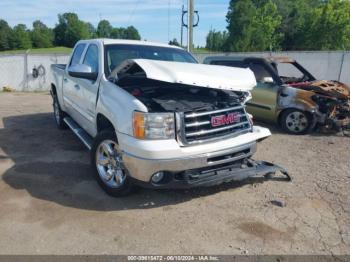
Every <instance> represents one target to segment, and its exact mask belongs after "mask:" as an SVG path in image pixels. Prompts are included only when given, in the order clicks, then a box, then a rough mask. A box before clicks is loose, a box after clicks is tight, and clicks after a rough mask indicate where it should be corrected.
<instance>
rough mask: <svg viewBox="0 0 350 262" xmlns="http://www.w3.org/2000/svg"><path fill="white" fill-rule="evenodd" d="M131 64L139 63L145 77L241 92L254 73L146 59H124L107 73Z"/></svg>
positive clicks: (124, 69)
mask: <svg viewBox="0 0 350 262" xmlns="http://www.w3.org/2000/svg"><path fill="white" fill-rule="evenodd" d="M135 65H138V66H139V67H140V69H141V70H142V71H143V72H144V73H145V75H146V77H147V78H149V79H153V80H158V81H164V82H169V83H181V84H186V85H194V86H201V87H207V88H214V89H224V90H231V91H243V92H247V91H250V90H252V89H253V88H254V87H255V86H256V80H255V76H254V74H253V72H252V71H251V70H250V69H243V68H233V67H227V66H217V65H204V64H193V63H181V62H167V61H156V60H148V59H131V60H127V61H125V62H123V63H122V64H121V65H120V66H119V67H118V68H117V69H115V70H114V71H113V72H112V74H111V76H112V77H116V76H117V75H119V74H125V73H126V74H127V73H128V70H130V69H131V68H133V67H134V66H135ZM132 72H134V70H132ZM131 74H132V73H131Z"/></svg>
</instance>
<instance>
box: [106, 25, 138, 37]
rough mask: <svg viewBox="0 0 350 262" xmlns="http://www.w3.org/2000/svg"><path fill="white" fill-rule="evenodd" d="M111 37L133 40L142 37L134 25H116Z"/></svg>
mask: <svg viewBox="0 0 350 262" xmlns="http://www.w3.org/2000/svg"><path fill="white" fill-rule="evenodd" d="M110 37H111V38H113V39H132V40H140V39H141V36H140V34H139V32H138V31H137V29H136V28H135V27H133V26H129V27H127V28H124V27H115V28H113V29H112V32H111V35H110Z"/></svg>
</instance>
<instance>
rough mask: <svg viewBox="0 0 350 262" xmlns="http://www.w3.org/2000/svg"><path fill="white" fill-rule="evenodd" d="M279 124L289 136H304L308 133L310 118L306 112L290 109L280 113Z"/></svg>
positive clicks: (310, 123)
mask: <svg viewBox="0 0 350 262" xmlns="http://www.w3.org/2000/svg"><path fill="white" fill-rule="evenodd" d="M280 124H281V127H282V128H283V130H284V131H286V132H287V133H289V134H294V135H304V134H307V133H308V132H310V129H311V125H312V117H311V116H310V114H309V113H308V112H305V111H302V110H299V109H296V108H291V109H287V110H285V111H284V112H282V115H281V121H280Z"/></svg>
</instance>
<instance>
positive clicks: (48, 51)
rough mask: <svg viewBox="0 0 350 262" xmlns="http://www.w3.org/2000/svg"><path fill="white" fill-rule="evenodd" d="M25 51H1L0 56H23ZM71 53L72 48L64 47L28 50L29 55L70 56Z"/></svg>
mask: <svg viewBox="0 0 350 262" xmlns="http://www.w3.org/2000/svg"><path fill="white" fill-rule="evenodd" d="M26 51H27V50H9V51H1V52H0V55H7V54H24V53H25V52H26ZM71 51H72V48H68V47H64V46H58V47H49V48H33V49H29V54H52V53H59V54H70V52H71Z"/></svg>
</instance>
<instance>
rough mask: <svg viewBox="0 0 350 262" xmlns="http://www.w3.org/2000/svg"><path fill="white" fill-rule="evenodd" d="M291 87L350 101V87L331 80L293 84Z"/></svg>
mask: <svg viewBox="0 0 350 262" xmlns="http://www.w3.org/2000/svg"><path fill="white" fill-rule="evenodd" d="M289 86H292V87H296V88H300V89H304V90H309V91H314V92H315V93H320V94H323V95H327V96H331V97H338V98H343V99H350V87H349V86H348V85H346V84H344V83H341V82H338V81H331V80H316V81H312V82H302V83H292V84H289Z"/></svg>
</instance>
